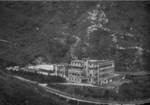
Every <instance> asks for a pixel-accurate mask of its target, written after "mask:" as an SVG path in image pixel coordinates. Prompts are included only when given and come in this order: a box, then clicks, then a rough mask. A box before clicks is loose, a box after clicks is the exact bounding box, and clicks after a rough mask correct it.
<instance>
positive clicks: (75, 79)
mask: <svg viewBox="0 0 150 105" xmlns="http://www.w3.org/2000/svg"><path fill="white" fill-rule="evenodd" d="M69 80H70V81H77V82H81V81H80V78H72V77H70V78H69Z"/></svg>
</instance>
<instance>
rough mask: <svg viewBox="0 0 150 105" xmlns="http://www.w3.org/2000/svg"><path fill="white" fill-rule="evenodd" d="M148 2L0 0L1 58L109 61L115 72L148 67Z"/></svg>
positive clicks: (23, 62) (18, 60) (51, 60)
mask: <svg viewBox="0 0 150 105" xmlns="http://www.w3.org/2000/svg"><path fill="white" fill-rule="evenodd" d="M148 4H149V2H141V1H140V2H138V1H130V2H129V1H125V2H123V1H120V2H114V1H110V2H108V1H107V2H103V1H102V2H98V1H93V2H92V1H88V2H84V1H82V2H77V1H72V2H71V1H62V2H60V1H59V2H56V1H55V2H51V1H48V2H42V1H39V2H27V1H23V2H19V1H18V2H1V7H0V13H1V15H0V58H1V59H3V60H9V61H13V62H15V63H17V64H19V65H24V64H26V63H28V62H32V61H33V60H34V59H36V58H37V57H43V58H44V62H49V63H60V62H70V60H72V59H81V58H84V57H89V58H91V59H113V60H115V62H116V70H117V71H140V70H148V68H149V64H148V62H149V57H150V56H149V53H150V50H149V46H148V45H149V41H150V40H149V39H150V38H149V35H148V34H149V30H148V27H149V21H148V19H149V14H148V13H149V10H148V9H149V8H148Z"/></svg>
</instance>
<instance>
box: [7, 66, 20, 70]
mask: <svg viewBox="0 0 150 105" xmlns="http://www.w3.org/2000/svg"><path fill="white" fill-rule="evenodd" d="M6 70H14V71H18V70H19V66H11V67H6Z"/></svg>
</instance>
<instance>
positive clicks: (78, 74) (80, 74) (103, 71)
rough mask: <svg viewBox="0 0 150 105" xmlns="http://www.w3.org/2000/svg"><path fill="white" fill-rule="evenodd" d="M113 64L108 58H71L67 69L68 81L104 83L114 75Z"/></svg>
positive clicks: (109, 80)
mask: <svg viewBox="0 0 150 105" xmlns="http://www.w3.org/2000/svg"><path fill="white" fill-rule="evenodd" d="M114 70H115V64H114V61H112V60H111V61H110V60H90V59H88V58H87V59H86V58H85V59H82V60H73V61H71V65H70V68H69V69H68V79H69V81H70V82H77V83H90V84H97V85H101V84H106V83H108V82H111V81H112V79H111V78H113V77H114Z"/></svg>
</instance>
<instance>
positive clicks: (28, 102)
mask: <svg viewBox="0 0 150 105" xmlns="http://www.w3.org/2000/svg"><path fill="white" fill-rule="evenodd" d="M0 85H1V86H0V105H63V104H64V103H63V102H60V101H59V100H57V98H55V96H52V95H49V94H48V93H46V92H45V91H43V90H42V89H40V88H38V87H37V86H34V85H31V84H28V83H25V82H22V81H20V80H18V79H16V78H13V77H11V76H10V75H9V76H8V75H7V74H5V73H3V72H2V71H0ZM65 105H66V104H65Z"/></svg>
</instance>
